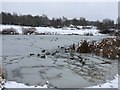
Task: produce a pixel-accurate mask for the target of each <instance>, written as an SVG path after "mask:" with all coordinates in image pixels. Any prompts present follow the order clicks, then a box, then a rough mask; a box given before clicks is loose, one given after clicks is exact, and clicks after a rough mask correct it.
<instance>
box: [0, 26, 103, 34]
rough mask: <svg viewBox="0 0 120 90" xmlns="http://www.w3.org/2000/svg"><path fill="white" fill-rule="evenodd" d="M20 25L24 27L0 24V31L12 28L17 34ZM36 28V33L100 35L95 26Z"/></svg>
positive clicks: (20, 31)
mask: <svg viewBox="0 0 120 90" xmlns="http://www.w3.org/2000/svg"><path fill="white" fill-rule="evenodd" d="M22 27H26V26H18V25H0V30H1V31H2V30H3V29H5V28H14V29H16V30H17V32H18V33H19V34H22ZM35 28H36V32H38V33H51V34H80V35H84V34H86V33H90V34H91V33H92V34H93V35H102V34H100V33H99V30H97V29H96V28H92V29H80V30H78V29H76V28H75V29H74V30H72V28H70V27H66V28H59V29H57V28H53V27H35Z"/></svg>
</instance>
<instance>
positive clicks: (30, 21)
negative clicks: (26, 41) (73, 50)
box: [0, 12, 120, 32]
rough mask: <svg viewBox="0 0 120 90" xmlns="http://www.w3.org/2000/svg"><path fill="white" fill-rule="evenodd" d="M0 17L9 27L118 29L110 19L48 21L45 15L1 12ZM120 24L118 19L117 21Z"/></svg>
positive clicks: (82, 18) (118, 25)
mask: <svg viewBox="0 0 120 90" xmlns="http://www.w3.org/2000/svg"><path fill="white" fill-rule="evenodd" d="M0 16H2V24H9V25H21V26H32V27H38V26H42V27H47V26H52V27H55V28H62V27H69V26H70V25H71V24H72V25H74V26H96V27H97V28H98V29H100V30H101V31H104V32H106V31H108V30H109V29H113V28H120V23H116V24H115V22H114V20H111V19H108V18H106V19H104V20H102V21H99V20H96V21H88V20H86V18H84V17H80V18H79V19H77V18H73V19H67V18H66V17H62V18H52V19H49V18H48V17H47V16H46V15H44V14H43V15H41V16H39V15H36V16H32V15H30V14H28V15H18V14H17V13H15V12H14V13H13V14H11V13H7V12H1V13H0ZM117 21H118V22H120V18H118V20H117Z"/></svg>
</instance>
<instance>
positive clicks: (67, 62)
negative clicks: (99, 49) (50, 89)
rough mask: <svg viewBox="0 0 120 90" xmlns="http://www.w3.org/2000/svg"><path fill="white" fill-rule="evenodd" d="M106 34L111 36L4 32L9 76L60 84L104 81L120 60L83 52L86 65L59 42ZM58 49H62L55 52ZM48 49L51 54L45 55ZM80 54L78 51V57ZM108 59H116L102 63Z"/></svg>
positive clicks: (29, 82) (66, 43) (77, 85)
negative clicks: (72, 56)
mask: <svg viewBox="0 0 120 90" xmlns="http://www.w3.org/2000/svg"><path fill="white" fill-rule="evenodd" d="M105 37H108V36H87V37H86V36H78V35H39V36H37V35H36V36H35V35H3V36H2V45H3V46H2V56H1V57H2V63H3V67H5V68H6V69H7V71H8V80H10V81H17V82H20V83H25V84H27V85H44V84H45V82H46V81H49V82H50V84H51V85H52V86H54V87H57V88H81V87H88V86H93V85H96V84H99V83H104V82H105V81H106V80H107V79H113V76H115V75H116V73H117V68H118V67H117V60H109V59H105V58H101V57H97V56H95V55H92V54H81V57H83V58H84V59H85V60H86V65H84V66H82V65H81V63H80V62H79V60H78V58H76V59H77V60H71V59H70V53H64V50H62V49H60V48H59V47H58V46H62V47H67V46H69V45H71V44H73V43H78V42H80V40H90V41H92V40H97V41H99V40H101V39H102V38H105ZM44 49H45V52H42V51H43V50H44ZM55 50H58V51H59V53H57V54H56V55H54V56H52V55H51V53H53V52H54V51H55ZM46 52H50V55H45V53H46ZM30 54H34V55H31V56H30ZM38 54H40V55H45V58H40V57H38V56H37V55H38ZM79 55H80V54H79V53H74V57H77V56H79ZM105 61H111V62H112V63H111V64H102V62H105Z"/></svg>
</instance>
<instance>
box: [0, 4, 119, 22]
mask: <svg viewBox="0 0 120 90" xmlns="http://www.w3.org/2000/svg"><path fill="white" fill-rule="evenodd" d="M2 11H5V12H10V13H12V12H16V13H18V14H22V15H26V14H32V15H42V14H45V15H47V16H48V17H49V18H52V17H62V16H64V17H67V18H79V17H85V18H86V19H87V20H98V19H99V20H102V19H104V18H109V19H113V20H116V19H117V17H118V2H2Z"/></svg>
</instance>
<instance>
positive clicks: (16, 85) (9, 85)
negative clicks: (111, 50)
mask: <svg viewBox="0 0 120 90" xmlns="http://www.w3.org/2000/svg"><path fill="white" fill-rule="evenodd" d="M4 87H5V88H48V86H47V84H46V85H44V86H27V85H25V84H22V83H17V82H14V81H7V83H5V86H4Z"/></svg>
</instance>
